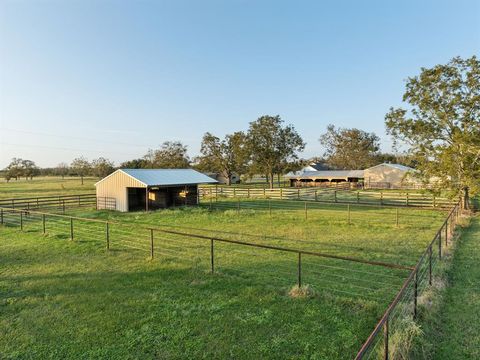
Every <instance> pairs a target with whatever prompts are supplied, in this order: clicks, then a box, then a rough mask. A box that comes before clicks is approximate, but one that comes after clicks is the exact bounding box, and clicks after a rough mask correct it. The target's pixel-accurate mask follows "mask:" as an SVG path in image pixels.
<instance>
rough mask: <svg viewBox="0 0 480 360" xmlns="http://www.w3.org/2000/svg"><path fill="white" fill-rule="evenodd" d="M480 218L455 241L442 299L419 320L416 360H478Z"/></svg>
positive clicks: (479, 329)
mask: <svg viewBox="0 0 480 360" xmlns="http://www.w3.org/2000/svg"><path fill="white" fill-rule="evenodd" d="M479 239H480V218H479V217H478V216H476V217H474V218H473V219H472V222H471V225H470V226H469V227H468V228H467V229H465V230H464V231H463V232H462V234H461V237H460V238H459V239H458V242H457V244H456V249H455V252H454V254H453V258H452V260H451V264H450V265H449V266H448V267H447V269H446V272H445V274H444V275H445V276H444V282H445V284H444V285H445V286H446V288H445V289H443V288H440V290H439V291H438V293H437V294H436V295H437V297H439V298H440V299H441V300H440V301H439V302H438V303H437V304H436V309H434V311H430V312H429V313H427V314H426V318H425V319H424V320H423V321H422V323H421V324H422V329H423V333H424V334H423V337H422V341H421V342H420V343H419V344H417V346H416V349H415V358H418V359H425V358H428V359H440V360H442V359H445V360H447V359H465V360H468V359H472V360H473V359H479V358H480V288H479V284H480V266H479V264H480V241H479Z"/></svg>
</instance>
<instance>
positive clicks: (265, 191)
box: [263, 186, 267, 199]
mask: <svg viewBox="0 0 480 360" xmlns="http://www.w3.org/2000/svg"><path fill="white" fill-rule="evenodd" d="M263 198H264V199H266V198H267V190H266V189H265V186H264V187H263Z"/></svg>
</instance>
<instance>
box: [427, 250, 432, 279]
mask: <svg viewBox="0 0 480 360" xmlns="http://www.w3.org/2000/svg"><path fill="white" fill-rule="evenodd" d="M428 285H430V286H431V285H432V245H430V246H429V247H428Z"/></svg>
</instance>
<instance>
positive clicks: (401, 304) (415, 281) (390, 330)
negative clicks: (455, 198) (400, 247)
mask: <svg viewBox="0 0 480 360" xmlns="http://www.w3.org/2000/svg"><path fill="white" fill-rule="evenodd" d="M460 212H461V202H460V201H459V202H458V203H457V204H455V206H454V207H453V208H452V209H451V211H450V212H449V214H448V216H447V218H446V219H445V221H444V223H443V224H442V226H441V227H440V228H439V229H438V231H437V233H436V234H435V236H434V237H433V239H432V241H431V242H430V244H429V245H428V246H427V248H426V249H425V251H424V252H423V253H422V255H421V256H420V259H419V260H418V262H417V263H416V265H415V267H414V268H413V270H412V271H411V272H410V274H409V276H408V278H407V279H406V280H405V282H404V283H403V285H402V287H401V288H400V291H399V292H398V293H397V294H396V295H395V297H394V299H393V301H392V302H391V304H390V305H389V306H388V308H387V310H386V311H385V313H384V314H383V316H382V317H381V318H380V320H379V321H378V323H377V324H376V325H375V328H374V329H373V331H372V332H371V334H370V335H369V337H368V338H367V340H366V341H365V342H364V343H363V345H362V347H361V349H360V350H359V352H358V353H357V355H356V357H355V359H356V360H360V359H372V358H373V359H378V358H382V359H390V358H395V354H394V352H393V350H392V349H391V347H390V339H391V338H392V335H394V334H395V333H398V332H401V331H403V330H405V329H404V328H403V326H402V324H403V321H404V320H405V318H407V317H411V318H412V319H413V320H415V319H416V318H417V315H418V297H419V296H420V295H421V293H422V292H423V291H424V290H425V289H427V288H428V287H429V286H431V285H432V276H433V275H432V274H433V270H434V268H435V265H436V264H437V263H438V261H439V260H441V259H442V254H443V251H444V249H442V247H444V248H446V247H447V246H449V244H450V241H451V240H452V235H453V232H454V228H455V225H456V223H457V222H458V218H459V216H460ZM442 244H443V246H442Z"/></svg>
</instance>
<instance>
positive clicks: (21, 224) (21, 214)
mask: <svg viewBox="0 0 480 360" xmlns="http://www.w3.org/2000/svg"><path fill="white" fill-rule="evenodd" d="M20 230H22V231H23V211H20Z"/></svg>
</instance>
